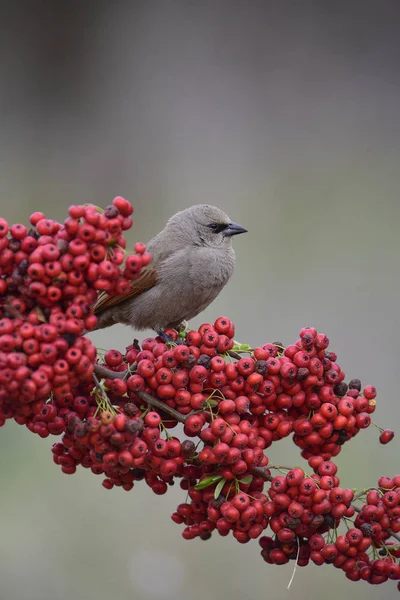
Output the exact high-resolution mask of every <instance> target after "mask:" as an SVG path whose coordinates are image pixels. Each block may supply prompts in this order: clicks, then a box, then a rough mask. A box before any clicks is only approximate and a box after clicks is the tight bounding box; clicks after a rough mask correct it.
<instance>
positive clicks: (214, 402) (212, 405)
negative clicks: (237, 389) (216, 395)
mask: <svg viewBox="0 0 400 600" xmlns="http://www.w3.org/2000/svg"><path fill="white" fill-rule="evenodd" d="M207 404H208V406H210V407H211V408H214V407H215V406H218V400H213V399H212V398H210V400H207Z"/></svg>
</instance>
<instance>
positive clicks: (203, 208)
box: [169, 204, 247, 247]
mask: <svg viewBox="0 0 400 600" xmlns="http://www.w3.org/2000/svg"><path fill="white" fill-rule="evenodd" d="M169 224H172V225H173V226H174V227H176V225H178V224H179V225H180V227H181V231H182V232H184V233H185V236H186V235H188V234H189V235H190V238H191V241H192V243H193V244H194V245H197V246H214V247H220V246H223V245H230V244H231V243H232V236H234V235H238V234H239V233H246V232H247V229H245V228H244V227H242V226H241V225H238V224H237V223H234V222H233V221H231V219H230V218H229V217H228V215H227V214H226V213H224V211H223V210H221V209H220V208H218V207H217V206H211V205H210V204H196V205H195V206H191V207H190V208H186V209H185V210H182V211H180V212H179V213H177V214H176V215H174V216H173V217H172V218H171V219H170V221H169Z"/></svg>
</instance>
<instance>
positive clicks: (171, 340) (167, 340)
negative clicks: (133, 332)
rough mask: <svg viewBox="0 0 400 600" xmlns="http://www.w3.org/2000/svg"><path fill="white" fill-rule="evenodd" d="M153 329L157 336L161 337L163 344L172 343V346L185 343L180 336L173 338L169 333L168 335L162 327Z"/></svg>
mask: <svg viewBox="0 0 400 600" xmlns="http://www.w3.org/2000/svg"><path fill="white" fill-rule="evenodd" d="M154 331H155V332H156V334H157V335H158V337H159V338H161V339H162V341H163V342H164V344H173V345H174V346H180V345H181V344H184V343H185V341H184V340H183V339H182V338H180V337H178V339H176V340H174V338H173V337H172V336H171V335H168V334H167V333H165V331H163V330H162V329H155V330H154Z"/></svg>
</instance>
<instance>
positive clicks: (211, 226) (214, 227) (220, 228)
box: [207, 223, 228, 233]
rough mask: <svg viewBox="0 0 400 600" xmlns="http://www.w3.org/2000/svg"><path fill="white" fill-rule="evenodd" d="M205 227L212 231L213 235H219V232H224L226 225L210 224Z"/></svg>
mask: <svg viewBox="0 0 400 600" xmlns="http://www.w3.org/2000/svg"><path fill="white" fill-rule="evenodd" d="M207 227H208V228H209V229H211V231H213V232H214V233H221V231H224V229H226V228H227V227H228V225H227V224H226V223H210V224H209V225H207Z"/></svg>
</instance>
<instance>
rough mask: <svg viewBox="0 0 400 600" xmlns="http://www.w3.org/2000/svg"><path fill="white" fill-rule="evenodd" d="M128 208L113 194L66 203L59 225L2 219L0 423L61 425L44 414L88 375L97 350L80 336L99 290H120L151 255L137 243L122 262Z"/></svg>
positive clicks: (37, 218)
mask: <svg viewBox="0 0 400 600" xmlns="http://www.w3.org/2000/svg"><path fill="white" fill-rule="evenodd" d="M132 211H133V208H132V206H131V204H130V203H129V202H128V201H127V200H124V199H123V198H121V197H117V198H115V199H114V201H113V203H112V205H111V206H109V207H107V208H106V209H105V210H102V209H99V208H97V207H95V206H91V205H88V206H71V207H70V209H69V215H70V216H69V218H67V219H66V220H65V221H64V224H60V223H58V222H56V221H53V220H50V219H47V218H46V217H45V216H44V215H43V214H42V213H37V212H36V213H34V214H32V215H31V217H30V223H31V228H30V229H28V228H27V227H25V225H21V224H16V225H12V226H9V225H8V223H7V222H6V221H5V220H4V219H0V384H1V387H0V423H1V424H4V422H5V420H6V419H9V418H14V419H15V420H16V421H17V422H18V423H21V424H28V426H29V427H30V428H32V429H33V430H35V431H36V433H39V434H40V435H43V436H45V435H46V433H47V434H48V432H50V433H54V434H57V433H58V434H59V433H60V432H61V431H63V429H62V427H63V424H62V423H61V421H56V424H54V422H53V421H51V420H49V414H50V413H53V412H54V410H55V409H53V407H54V406H58V407H68V406H71V403H72V401H73V395H74V390H75V389H76V388H77V386H78V385H79V384H80V383H81V382H84V381H90V380H91V377H92V373H93V369H94V364H95V361H96V353H97V351H96V348H95V346H93V344H92V343H91V341H90V340H89V339H87V338H85V337H83V334H84V333H85V331H89V330H91V329H93V328H94V327H95V326H96V323H97V319H96V317H95V316H94V314H93V304H94V303H95V301H96V299H97V297H98V293H99V292H102V291H107V293H109V294H115V293H125V292H126V291H128V289H129V285H130V280H132V279H135V278H136V277H138V275H139V274H140V272H141V269H142V267H143V266H145V265H146V264H148V262H149V260H150V256H149V255H148V254H146V253H145V247H144V246H143V244H138V245H137V246H136V251H137V253H136V254H132V255H130V256H128V258H126V260H125V251H124V248H125V246H126V242H125V239H124V237H123V231H124V230H126V229H128V228H129V227H130V226H131V224H132V219H131V217H130V215H131V213H132ZM50 396H52V399H53V404H52V405H47V404H45V403H46V401H47V400H48V398H49V397H50ZM41 411H43V415H42V416H43V419H42V420H41V421H37V415H38V414H40V413H41ZM46 423H49V426H47V425H46ZM47 430H48V431H47Z"/></svg>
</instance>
